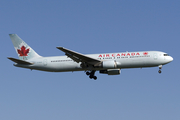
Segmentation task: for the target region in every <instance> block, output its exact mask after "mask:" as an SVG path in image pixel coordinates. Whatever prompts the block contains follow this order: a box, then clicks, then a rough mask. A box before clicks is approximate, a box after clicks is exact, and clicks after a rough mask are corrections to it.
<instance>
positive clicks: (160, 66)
mask: <svg viewBox="0 0 180 120" xmlns="http://www.w3.org/2000/svg"><path fill="white" fill-rule="evenodd" d="M161 69H162V65H159V71H158V73H159V74H160V73H161V72H162V71H161Z"/></svg>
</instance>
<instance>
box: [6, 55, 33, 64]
mask: <svg viewBox="0 0 180 120" xmlns="http://www.w3.org/2000/svg"><path fill="white" fill-rule="evenodd" d="M8 59H9V60H11V61H13V62H15V63H18V64H24V65H32V64H33V63H31V62H27V61H24V60H19V59H16V58H11V57H8Z"/></svg>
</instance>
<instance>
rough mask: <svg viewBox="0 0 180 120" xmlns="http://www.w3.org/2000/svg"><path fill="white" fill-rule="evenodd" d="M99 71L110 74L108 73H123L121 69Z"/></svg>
mask: <svg viewBox="0 0 180 120" xmlns="http://www.w3.org/2000/svg"><path fill="white" fill-rule="evenodd" d="M99 73H102V74H108V75H119V74H120V73H121V70H120V69H107V70H100V71H99Z"/></svg>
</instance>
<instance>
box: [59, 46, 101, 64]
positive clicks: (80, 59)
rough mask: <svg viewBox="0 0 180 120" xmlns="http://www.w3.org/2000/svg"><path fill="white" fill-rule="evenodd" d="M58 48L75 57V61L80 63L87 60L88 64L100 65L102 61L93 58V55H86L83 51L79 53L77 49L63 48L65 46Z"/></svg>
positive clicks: (72, 57)
mask: <svg viewBox="0 0 180 120" xmlns="http://www.w3.org/2000/svg"><path fill="white" fill-rule="evenodd" d="M57 49H59V50H61V51H63V52H64V53H65V55H66V56H68V57H70V58H71V59H73V60H74V61H75V62H77V63H79V62H85V63H87V64H90V65H94V66H96V65H99V64H100V63H101V62H102V61H101V60H98V59H95V58H92V57H88V56H86V55H83V54H81V53H77V52H75V51H72V50H69V49H66V48H63V47H57Z"/></svg>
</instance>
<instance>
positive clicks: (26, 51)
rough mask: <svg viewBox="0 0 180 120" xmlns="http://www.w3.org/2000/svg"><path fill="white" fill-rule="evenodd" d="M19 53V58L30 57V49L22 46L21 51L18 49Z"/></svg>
mask: <svg viewBox="0 0 180 120" xmlns="http://www.w3.org/2000/svg"><path fill="white" fill-rule="evenodd" d="M17 52H18V54H19V56H28V55H27V54H28V53H29V48H28V49H26V47H24V46H22V47H21V49H20V50H19V49H17Z"/></svg>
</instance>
